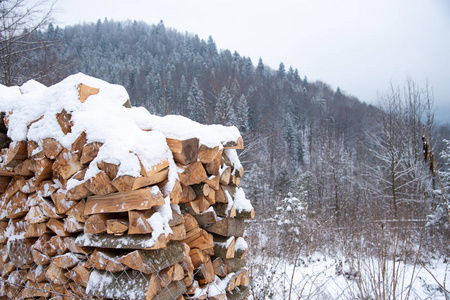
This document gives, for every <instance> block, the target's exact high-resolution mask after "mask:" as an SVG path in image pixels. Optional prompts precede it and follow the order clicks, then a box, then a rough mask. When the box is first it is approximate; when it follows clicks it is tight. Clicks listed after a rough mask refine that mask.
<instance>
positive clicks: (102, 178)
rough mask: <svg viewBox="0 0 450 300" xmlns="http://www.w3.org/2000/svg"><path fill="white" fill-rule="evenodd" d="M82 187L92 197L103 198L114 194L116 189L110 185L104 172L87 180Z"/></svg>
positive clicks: (109, 180)
mask: <svg viewBox="0 0 450 300" xmlns="http://www.w3.org/2000/svg"><path fill="white" fill-rule="evenodd" d="M84 186H85V187H86V188H87V189H88V190H89V191H91V192H92V193H93V194H94V195H98V196H103V195H108V194H111V193H114V192H116V191H117V189H116V188H115V187H114V186H113V185H112V184H111V179H110V178H109V177H108V175H106V173H105V172H103V171H100V172H99V173H97V174H96V175H95V176H93V177H91V178H89V180H87V181H86V182H85V183H84Z"/></svg>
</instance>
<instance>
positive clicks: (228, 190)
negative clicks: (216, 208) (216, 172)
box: [222, 186, 255, 219]
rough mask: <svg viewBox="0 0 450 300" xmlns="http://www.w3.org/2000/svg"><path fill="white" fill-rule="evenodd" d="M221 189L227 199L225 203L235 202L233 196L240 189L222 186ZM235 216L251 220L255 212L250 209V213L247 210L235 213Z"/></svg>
mask: <svg viewBox="0 0 450 300" xmlns="http://www.w3.org/2000/svg"><path fill="white" fill-rule="evenodd" d="M222 189H223V190H224V193H225V195H226V198H227V199H228V200H227V202H229V201H235V195H236V193H237V190H239V189H241V188H240V187H236V186H222ZM235 216H236V218H243V219H253V218H254V217H255V210H254V209H253V208H252V209H251V210H250V211H248V210H240V211H236V215H235Z"/></svg>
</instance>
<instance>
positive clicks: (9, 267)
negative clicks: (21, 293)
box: [2, 261, 16, 299]
mask: <svg viewBox="0 0 450 300" xmlns="http://www.w3.org/2000/svg"><path fill="white" fill-rule="evenodd" d="M15 269H16V266H15V265H14V264H13V263H12V262H10V261H9V262H7V263H6V264H5V265H4V266H3V270H2V277H3V278H5V277H7V276H8V275H9V274H11V273H12V272H13V271H14V270H15ZM7 299H9V298H7Z"/></svg>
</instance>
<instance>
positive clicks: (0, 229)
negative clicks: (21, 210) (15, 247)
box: [0, 221, 8, 244]
mask: <svg viewBox="0 0 450 300" xmlns="http://www.w3.org/2000/svg"><path fill="white" fill-rule="evenodd" d="M7 228H8V222H6V221H1V222H0V244H4V243H6V241H7V240H8V236H7V231H6V229H7Z"/></svg>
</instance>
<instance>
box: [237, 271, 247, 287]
mask: <svg viewBox="0 0 450 300" xmlns="http://www.w3.org/2000/svg"><path fill="white" fill-rule="evenodd" d="M249 283H250V277H249V275H248V269H247V268H242V269H241V270H240V271H238V272H237V273H236V280H235V285H236V286H243V285H247V284H249Z"/></svg>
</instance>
